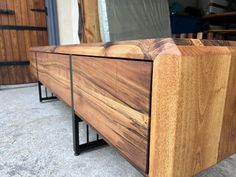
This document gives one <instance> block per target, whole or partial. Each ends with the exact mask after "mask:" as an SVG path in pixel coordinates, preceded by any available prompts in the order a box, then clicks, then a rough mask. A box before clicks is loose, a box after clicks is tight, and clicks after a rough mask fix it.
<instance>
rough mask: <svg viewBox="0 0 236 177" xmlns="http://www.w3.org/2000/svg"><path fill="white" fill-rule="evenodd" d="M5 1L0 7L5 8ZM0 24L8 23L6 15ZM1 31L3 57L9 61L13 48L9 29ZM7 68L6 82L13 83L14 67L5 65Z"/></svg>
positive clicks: (14, 79)
mask: <svg viewBox="0 0 236 177" xmlns="http://www.w3.org/2000/svg"><path fill="white" fill-rule="evenodd" d="M4 2H5V3H3V6H2V7H1V8H3V9H7V8H8V7H7V5H8V4H7V1H6V0H4ZM1 24H5V25H8V24H9V19H8V16H6V15H2V21H1ZM2 33H3V41H4V48H5V57H6V58H5V59H6V61H10V60H12V58H13V52H12V50H13V48H12V43H11V38H10V31H9V30H2ZM7 70H8V75H9V83H7V84H13V83H15V82H16V76H15V74H14V68H13V67H7Z"/></svg>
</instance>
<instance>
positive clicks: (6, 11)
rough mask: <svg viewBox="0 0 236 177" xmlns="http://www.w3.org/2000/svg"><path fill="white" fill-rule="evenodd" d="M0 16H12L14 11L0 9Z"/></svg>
mask: <svg viewBox="0 0 236 177" xmlns="http://www.w3.org/2000/svg"><path fill="white" fill-rule="evenodd" d="M0 14H5V15H14V14H15V11H14V10H10V9H0Z"/></svg>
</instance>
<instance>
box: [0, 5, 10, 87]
mask: <svg viewBox="0 0 236 177" xmlns="http://www.w3.org/2000/svg"><path fill="white" fill-rule="evenodd" d="M5 6H6V1H1V3H0V8H1V9H4V7H5ZM0 24H2V15H0ZM4 46H5V44H4V35H3V30H0V61H5V60H6V50H5V47H4ZM0 71H1V72H0V74H1V75H0V77H1V83H0V85H3V84H4V85H5V84H9V83H10V80H9V73H8V68H7V67H1V69H0Z"/></svg>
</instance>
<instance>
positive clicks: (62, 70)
mask: <svg viewBox="0 0 236 177" xmlns="http://www.w3.org/2000/svg"><path fill="white" fill-rule="evenodd" d="M37 67H38V79H39V80H40V82H42V83H43V84H44V85H45V86H46V87H48V88H49V89H50V90H52V91H53V93H54V94H56V95H57V96H58V97H59V98H61V99H62V100H63V101H64V102H65V103H67V104H68V105H71V90H70V69H69V67H70V65H69V56H66V55H56V54H47V53H38V54H37Z"/></svg>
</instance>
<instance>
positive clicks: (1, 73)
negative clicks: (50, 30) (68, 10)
mask: <svg viewBox="0 0 236 177" xmlns="http://www.w3.org/2000/svg"><path fill="white" fill-rule="evenodd" d="M33 8H39V9H44V8H45V3H44V0H16V1H15V0H1V1H0V9H10V10H14V11H15V14H13V15H7V14H0V26H1V25H11V26H33V27H47V24H46V14H45V13H41V12H40V13H39V12H33V11H31V9H33ZM47 35H48V34H47V31H35V30H5V29H4V30H2V29H0V62H3V61H28V60H29V58H31V56H29V54H28V53H27V52H28V50H29V48H30V47H32V46H43V45H48V37H47ZM35 81H36V80H35V78H34V77H33V76H32V74H31V72H30V67H29V66H28V65H26V66H7V67H6V66H2V67H0V85H8V84H24V83H31V82H35Z"/></svg>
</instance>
